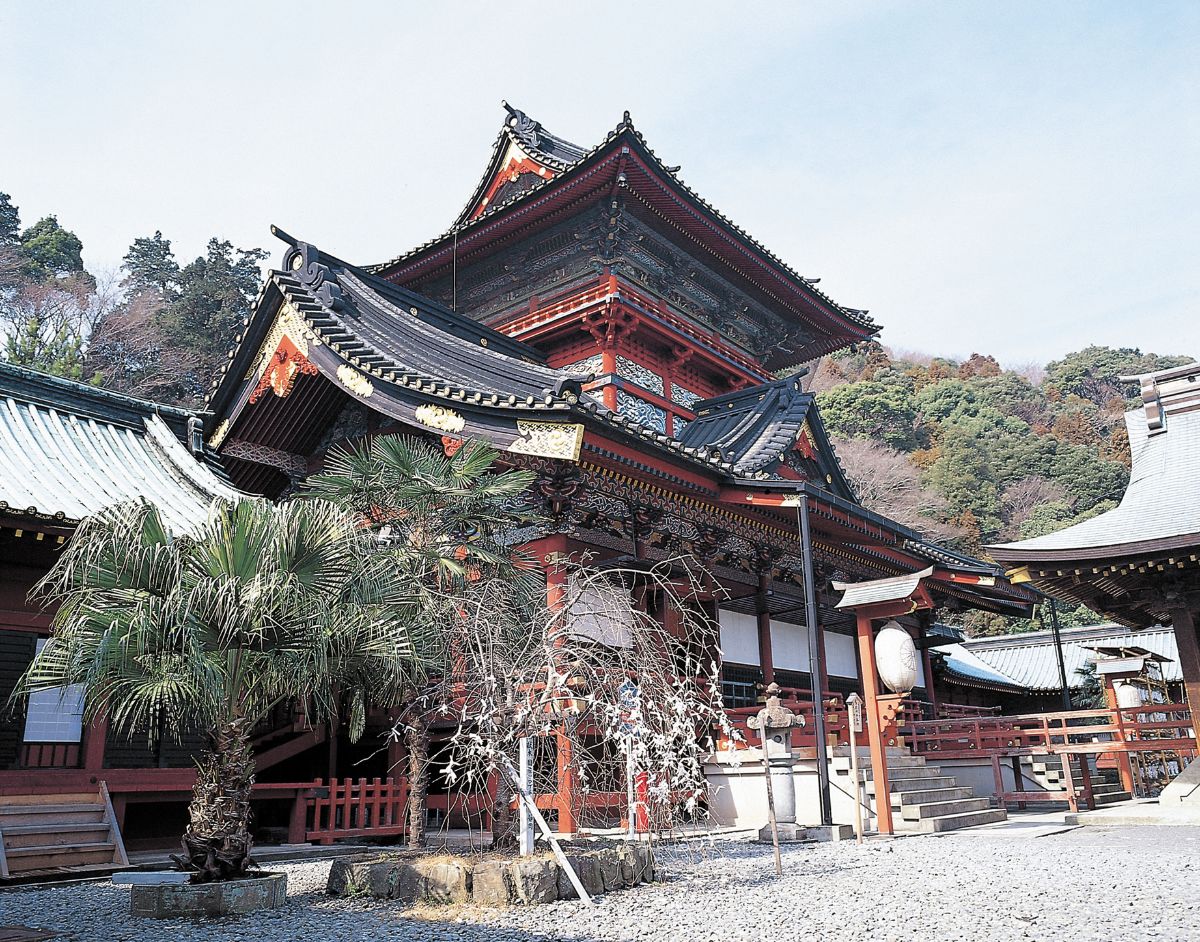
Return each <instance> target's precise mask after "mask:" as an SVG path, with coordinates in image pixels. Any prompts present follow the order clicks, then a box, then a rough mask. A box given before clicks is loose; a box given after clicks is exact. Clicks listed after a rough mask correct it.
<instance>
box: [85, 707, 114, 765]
mask: <svg viewBox="0 0 1200 942" xmlns="http://www.w3.org/2000/svg"><path fill="white" fill-rule="evenodd" d="M107 739H108V719H107V718H106V717H100V718H98V719H96V720H94V721H92V722H91V723H89V724H88V726H87V729H85V730H84V733H83V757H82V759H83V761H82V762H80V765H81V766H82V767H83V768H85V769H87V770H88V771H89V772H97V771H99V770H100V769H103V768H104V744H105V741H106V740H107Z"/></svg>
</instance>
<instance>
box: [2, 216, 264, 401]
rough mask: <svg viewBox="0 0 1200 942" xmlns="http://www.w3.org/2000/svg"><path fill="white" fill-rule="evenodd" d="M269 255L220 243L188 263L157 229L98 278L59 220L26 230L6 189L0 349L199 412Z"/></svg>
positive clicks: (37, 365)
mask: <svg viewBox="0 0 1200 942" xmlns="http://www.w3.org/2000/svg"><path fill="white" fill-rule="evenodd" d="M266 257H267V253H266V252H264V251H263V250H262V249H235V248H234V247H233V245H232V244H231V243H229V242H227V241H225V240H222V239H219V238H213V239H210V240H209V241H208V245H207V246H206V249H205V253H204V254H203V255H201V256H199V257H197V258H195V259H193V260H192V261H190V262H183V263H181V262H180V261H179V260H178V259H176V257H175V254H174V252H173V251H172V250H171V243H170V241H169V240H168V239H165V238H163V234H162V233H161V232H155V233H154V235H152V236H147V237H146V238H140V239H135V240H134V241H133V244H132V245H130V247H129V252H128V254H127V255H126V256H125V260H124V265H123V266H122V268H121V270H120V271H119V272H116V273H109V274H106V275H100V276H99V277H97V276H95V275H93V274H90V273H89V272H87V271H85V270H84V267H83V242H82V241H81V240H80V239H79V237H78V236H76V235H75V233H73V232H71V231H70V230H69V229H66V228H65V227H64V226H62V225H61V224H60V223H59V221H58V218H57V217H56V216H46V217H45V218H43V219H40V220H38V221H37V222H35V223H33V224H32V225H30V226H28V227H25V228H22V226H21V215H20V210H19V208H18V207H17V206H16V205H14V204H13V202H12V199H11V198H10V197H9V195H8V194H7V193H0V354H2V355H3V358H4V359H5V360H7V361H9V362H10V363H16V364H19V365H21V366H29V367H33V368H34V369H40V370H45V371H46V372H49V373H54V374H55V375H57V376H65V377H68V378H70V379H78V380H83V381H85V382H91V383H96V384H97V385H102V386H106V387H108V388H111V389H115V390H118V391H120V392H127V393H130V394H132V395H135V396H142V397H145V398H148V399H157V400H160V401H162V402H170V403H177V404H180V405H185V406H190V407H193V408H195V407H197V406H200V405H201V404H202V403H203V402H204V397H205V395H206V394H207V392H208V388H209V384H210V383H211V381H212V377H214V376H216V375H217V371H218V370H219V368H220V366H221V364H223V363H224V362H225V356H226V353H227V352H228V345H229V342H230V338H232V337H233V336H234V335H235V334H237V332H238V331H239V330H240V329H241V325H242V320H243V318H245V317H246V316H247V314H248V313H249V310H250V303H251V301H252V300H253V298H254V297H255V295H256V294H257V293H258V288H259V283H260V281H261V279H262V273H261V271H260V270H259V264H258V263H259V262H260V261H261V260H263V259H265V258H266Z"/></svg>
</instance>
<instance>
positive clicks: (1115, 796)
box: [1092, 790, 1133, 805]
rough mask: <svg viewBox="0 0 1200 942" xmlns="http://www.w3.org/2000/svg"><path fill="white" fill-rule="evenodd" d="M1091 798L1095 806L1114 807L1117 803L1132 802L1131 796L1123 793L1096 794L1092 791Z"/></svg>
mask: <svg viewBox="0 0 1200 942" xmlns="http://www.w3.org/2000/svg"><path fill="white" fill-rule="evenodd" d="M1092 798H1093V799H1094V800H1095V802H1096V804H1097V805H1114V804H1116V803H1117V802H1119V801H1132V800H1133V795H1131V794H1130V793H1129V792H1125V791H1115V792H1098V791H1095V790H1093V791H1092Z"/></svg>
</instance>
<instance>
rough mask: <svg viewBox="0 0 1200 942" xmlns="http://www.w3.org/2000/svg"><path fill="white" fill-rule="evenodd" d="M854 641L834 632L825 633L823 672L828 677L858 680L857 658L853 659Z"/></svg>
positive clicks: (847, 636)
mask: <svg viewBox="0 0 1200 942" xmlns="http://www.w3.org/2000/svg"><path fill="white" fill-rule="evenodd" d="M855 643H856V642H855V639H854V638H853V637H851V636H850V635H840V634H838V633H837V632H835V631H826V632H825V670H826V672H827V673H828V674H829V676H830V677H846V678H848V679H850V680H857V679H858V658H857V657H855V654H854V648H855Z"/></svg>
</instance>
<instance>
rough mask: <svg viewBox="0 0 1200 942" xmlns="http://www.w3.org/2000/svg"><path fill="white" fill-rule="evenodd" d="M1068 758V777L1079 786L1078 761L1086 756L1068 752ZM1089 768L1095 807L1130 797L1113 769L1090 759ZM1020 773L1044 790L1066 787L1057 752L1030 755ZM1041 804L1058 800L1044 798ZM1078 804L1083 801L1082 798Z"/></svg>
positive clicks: (1127, 799) (1080, 778)
mask: <svg viewBox="0 0 1200 942" xmlns="http://www.w3.org/2000/svg"><path fill="white" fill-rule="evenodd" d="M1070 761H1071V778H1072V779H1073V780H1074V784H1075V787H1076V788H1077V789H1078V788H1079V787H1080V783H1081V782H1082V781H1083V770H1082V768H1081V767H1080V763H1081V762H1084V761H1087V760H1086V759H1085V758H1084V757H1082V756H1071V760H1070ZM1088 768H1089V770H1090V773H1091V779H1092V798H1093V799H1094V800H1095V802H1096V807H1097V808H1099V807H1101V806H1102V805H1111V804H1114V803H1116V802H1119V801H1131V800H1132V799H1133V795H1131V794H1130V793H1129V792H1127V791H1125V789H1123V788H1122V787H1121V780H1120V775H1119V773H1118V772H1117V770H1116V769H1107V768H1098V767H1096V766H1095V765H1093V764H1091V763H1089V765H1088ZM1021 774H1022V775H1023V776H1024V777H1025V778H1026V779H1027V780H1029V781H1032V782H1033V783H1034V784H1036V785H1040V786H1041V787H1042V788H1044V789H1046V791H1052V792H1056V791H1061V790H1062V789H1064V788H1066V787H1067V786H1066V776H1065V775H1064V774H1063V768H1062V760H1061V759H1060V758H1059V757H1058V756H1030V757H1029V759H1028V760H1027V761H1023V762H1022V763H1021ZM1043 804H1049V805H1052V806H1053V805H1057V804H1058V802H1043ZM1066 804H1067V801H1066V799H1065V798H1064V799H1063V801H1062V806H1063V807H1066ZM1080 804H1081V805H1082V799H1081V800H1080ZM1081 810H1082V808H1081Z"/></svg>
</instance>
